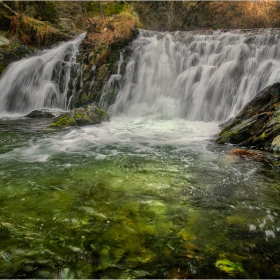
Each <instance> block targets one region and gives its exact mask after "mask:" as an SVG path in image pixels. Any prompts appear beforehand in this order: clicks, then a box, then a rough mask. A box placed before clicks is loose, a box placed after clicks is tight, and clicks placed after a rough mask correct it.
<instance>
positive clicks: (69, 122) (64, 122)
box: [50, 116, 76, 127]
mask: <svg viewBox="0 0 280 280" xmlns="http://www.w3.org/2000/svg"><path fill="white" fill-rule="evenodd" d="M74 125H76V122H75V120H74V119H73V118H72V117H69V116H63V117H61V118H59V119H58V120H57V121H55V122H53V123H52V124H50V127H62V126H74Z"/></svg>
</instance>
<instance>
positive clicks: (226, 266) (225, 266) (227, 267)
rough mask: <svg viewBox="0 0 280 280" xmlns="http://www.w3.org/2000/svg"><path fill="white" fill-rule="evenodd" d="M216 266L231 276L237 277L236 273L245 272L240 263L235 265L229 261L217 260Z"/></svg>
mask: <svg viewBox="0 0 280 280" xmlns="http://www.w3.org/2000/svg"><path fill="white" fill-rule="evenodd" d="M215 266H216V267H217V268H218V269H220V270H221V271H224V272H226V273H227V274H229V275H231V276H235V274H236V273H240V272H244V269H243V267H242V265H241V264H240V263H237V262H236V263H234V262H231V261H229V260H228V259H222V260H217V261H216V263H215Z"/></svg>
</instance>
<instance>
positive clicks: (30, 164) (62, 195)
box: [0, 119, 280, 279]
mask: <svg viewBox="0 0 280 280" xmlns="http://www.w3.org/2000/svg"><path fill="white" fill-rule="evenodd" d="M46 124H47V123H45V122H44V121H30V122H28V121H27V120H26V119H20V120H14V121H11V120H2V121H1V122H0V136H1V138H0V160H1V169H0V175H1V176H0V203H1V215H0V225H1V227H0V237H1V243H0V277H1V278H104V279H105V278H125V279H128V278H279V277H280V240H279V235H280V234H279V233H280V216H279V215H280V204H279V201H280V197H279V190H280V184H279V179H280V172H279V169H278V167H277V164H273V163H263V162H257V161H252V160H250V159H248V158H238V157H232V156H230V155H229V154H228V153H227V151H228V150H230V149H231V148H232V147H229V146H220V145H216V144H215V143H214V142H213V141H212V140H211V139H208V140H207V139H206V140H203V141H201V142H198V144H193V145H191V144H186V145H179V147H178V146H177V145H172V144H170V142H168V144H166V145H163V144H161V145H156V144H154V142H153V143H152V144H151V143H149V142H147V138H145V139H144V140H143V141H142V142H141V141H139V142H133V141H131V142H130V143H125V145H122V144H120V143H117V142H116V141H113V140H112V141H111V143H109V142H108V143H107V142H106V141H105V138H104V139H103V140H102V139H101V140H100V141H99V140H98V139H97V140H94V141H90V140H89V135H92V134H91V133H94V135H95V134H99V135H102V133H104V130H106V131H112V130H110V129H112V127H111V128H110V129H108V128H106V127H105V128H106V129H105V128H104V127H103V126H99V127H97V128H90V127H87V128H85V129H80V130H79V129H66V130H63V131H52V130H49V129H48V128H47V127H46ZM105 126H106V125H105ZM107 126H109V124H108V125H107ZM142 126H143V125H142ZM139 127H140V126H139ZM102 129H104V130H102ZM139 129H140V128H139ZM110 133H111V132H110ZM114 134H115V130H114ZM105 136H106V135H105ZM105 136H104V137H105ZM168 137H170V136H168ZM107 138H108V137H107V136H106V139H107ZM101 142H103V144H100V143H101ZM94 143H96V144H94ZM274 156H275V157H276V156H277V155H274Z"/></svg>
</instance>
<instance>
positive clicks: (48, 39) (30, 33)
mask: <svg viewBox="0 0 280 280" xmlns="http://www.w3.org/2000/svg"><path fill="white" fill-rule="evenodd" d="M11 19H12V21H11V25H10V29H9V33H10V34H11V36H12V37H13V38H14V39H18V40H20V41H21V42H22V43H23V44H24V45H39V46H40V45H49V44H50V43H53V41H54V40H56V39H58V40H59V39H65V38H66V37H67V36H65V35H64V34H63V33H61V32H60V31H59V30H57V29H56V28H54V27H52V26H51V25H50V23H48V22H43V21H39V20H36V19H34V18H31V17H28V16H25V15H23V14H20V13H18V14H16V15H15V16H13V17H12V18H11Z"/></svg>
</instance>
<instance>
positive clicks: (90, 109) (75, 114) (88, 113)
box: [50, 105, 109, 127]
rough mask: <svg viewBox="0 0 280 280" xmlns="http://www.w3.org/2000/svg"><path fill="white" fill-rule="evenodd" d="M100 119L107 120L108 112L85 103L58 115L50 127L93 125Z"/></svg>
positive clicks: (100, 120) (99, 121)
mask: <svg viewBox="0 0 280 280" xmlns="http://www.w3.org/2000/svg"><path fill="white" fill-rule="evenodd" d="M102 121H109V116H108V114H107V113H106V112H105V111H104V110H102V109H100V108H97V107H96V106H95V105H87V106H83V107H80V108H77V109H73V110H71V111H69V112H67V113H65V114H63V115H61V116H59V117H58V118H56V119H55V121H54V122H53V123H52V124H51V125H50V127H63V126H83V125H93V124H99V123H101V122H102Z"/></svg>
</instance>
